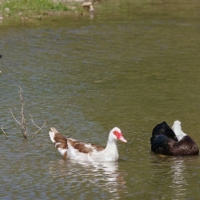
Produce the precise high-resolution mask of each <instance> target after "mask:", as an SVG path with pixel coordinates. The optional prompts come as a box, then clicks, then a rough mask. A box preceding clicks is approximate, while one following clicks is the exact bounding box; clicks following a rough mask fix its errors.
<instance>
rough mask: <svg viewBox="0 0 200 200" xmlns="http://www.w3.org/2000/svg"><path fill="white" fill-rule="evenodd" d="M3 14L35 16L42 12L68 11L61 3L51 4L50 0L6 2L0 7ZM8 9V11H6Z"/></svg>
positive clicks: (14, 0)
mask: <svg viewBox="0 0 200 200" xmlns="http://www.w3.org/2000/svg"><path fill="white" fill-rule="evenodd" d="M0 8H1V13H3V14H9V15H12V14H18V13H29V14H31V13H32V14H36V13H41V12H43V11H45V12H48V11H69V10H70V9H69V8H67V6H66V5H64V4H62V3H53V2H52V1H51V0H9V1H8V0H6V1H5V2H3V3H2V4H1V5H0ZM8 9H9V10H8Z"/></svg>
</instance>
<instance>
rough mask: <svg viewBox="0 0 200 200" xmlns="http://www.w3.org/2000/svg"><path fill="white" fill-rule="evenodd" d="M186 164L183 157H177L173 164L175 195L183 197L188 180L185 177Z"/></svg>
mask: <svg viewBox="0 0 200 200" xmlns="http://www.w3.org/2000/svg"><path fill="white" fill-rule="evenodd" d="M185 168H186V167H185V164H184V160H183V159H175V160H174V164H173V165H172V166H171V172H170V173H171V174H172V186H171V187H172V188H173V189H174V195H175V197H174V198H173V199H176V198H177V197H178V198H179V199H180V198H181V199H183V198H184V197H185V195H186V185H187V181H186V179H185V177H184V170H185Z"/></svg>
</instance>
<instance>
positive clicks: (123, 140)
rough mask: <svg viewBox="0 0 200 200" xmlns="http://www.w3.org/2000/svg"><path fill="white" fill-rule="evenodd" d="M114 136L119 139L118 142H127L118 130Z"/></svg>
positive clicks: (114, 132)
mask: <svg viewBox="0 0 200 200" xmlns="http://www.w3.org/2000/svg"><path fill="white" fill-rule="evenodd" d="M113 134H114V135H115V136H116V137H117V139H118V140H120V141H122V142H127V141H126V140H125V139H124V137H123V134H122V133H121V132H119V131H117V130H115V131H113Z"/></svg>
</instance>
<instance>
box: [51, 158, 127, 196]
mask: <svg viewBox="0 0 200 200" xmlns="http://www.w3.org/2000/svg"><path fill="white" fill-rule="evenodd" d="M118 167H119V166H118V163H115V162H102V163H96V162H93V163H87V162H85V163H83V162H82V163H77V162H75V161H71V160H70V161H69V160H67V161H64V160H59V161H51V162H50V163H49V173H50V174H51V175H52V176H53V177H54V178H56V179H57V180H59V177H65V178H66V179H65V181H66V183H67V185H68V186H67V187H68V190H74V189H75V188H76V191H77V190H85V191H83V192H84V193H85V194H86V191H87V192H88V188H93V190H94V191H96V192H97V193H98V191H101V192H102V191H104V192H106V193H109V194H111V195H112V197H113V198H114V199H119V198H120V193H124V190H125V188H126V181H125V180H124V177H123V175H122V174H121V173H120V171H119V170H118ZM72 183H73V184H72ZM90 192H91V193H92V192H93V191H92V190H90Z"/></svg>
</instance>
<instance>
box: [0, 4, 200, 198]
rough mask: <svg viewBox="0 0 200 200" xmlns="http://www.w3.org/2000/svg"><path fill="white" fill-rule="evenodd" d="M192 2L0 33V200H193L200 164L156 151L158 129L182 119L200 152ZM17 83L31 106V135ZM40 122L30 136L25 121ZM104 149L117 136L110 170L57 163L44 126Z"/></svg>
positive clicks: (126, 7) (9, 27)
mask: <svg viewBox="0 0 200 200" xmlns="http://www.w3.org/2000/svg"><path fill="white" fill-rule="evenodd" d="M198 8H199V3H198V1H192V3H190V4H189V3H187V1H181V2H179V1H176V2H175V1H168V2H160V1H148V2H147V1H142V2H141V1H140V2H138V1H134V2H133V1H128V0H123V1H115V2H109V1H108V2H107V1H105V2H101V3H99V4H97V5H96V8H95V9H96V14H95V15H94V18H93V19H91V17H89V16H80V17H70V16H69V17H65V18H56V19H53V20H51V19H49V20H44V21H42V22H38V23H37V24H32V23H30V24H29V23H22V24H20V25H13V24H8V23H5V24H3V25H1V26H0V33H1V39H0V49H1V52H0V53H1V54H2V55H3V58H2V59H0V70H1V71H2V73H1V74H0V82H1V83H0V84H1V89H0V96H1V99H0V102H1V104H0V105H1V106H0V109H1V114H0V125H2V126H3V128H4V130H5V132H6V133H7V135H8V136H7V137H5V136H4V134H3V133H2V134H1V135H0V137H1V140H0V141H1V144H0V149H1V151H0V152H1V163H0V172H1V173H0V174H1V183H0V186H1V187H0V195H1V199H13V198H15V199H33V198H34V199H53V198H56V199H67V198H73V199H83V200H84V199H151V200H156V199H177V200H180V199H181V200H182V199H198V197H199V180H200V177H199V173H198V172H199V166H200V160H199V157H198V156H197V157H178V158H176V157H165V156H157V155H154V154H152V153H151V151H150V145H149V138H150V136H151V131H152V129H153V127H154V126H155V125H156V124H157V123H160V122H162V121H163V120H165V121H167V122H168V123H169V124H170V125H172V123H173V121H174V120H176V119H179V120H180V121H181V122H182V127H183V130H184V132H186V133H188V134H189V135H190V136H191V137H192V138H194V139H195V141H196V142H197V143H198V144H200V137H199V134H198V130H199V128H200V124H199V122H198V118H199V115H198V114H199V112H198V111H199V108H200V104H199V99H200V94H199V85H200V81H199V80H200V79H199V77H200V68H199V63H200V55H199V54H200V53H199V52H200V44H199V43H200V41H199V28H200V23H199V9H198ZM18 86H20V87H21V88H22V89H23V96H24V99H25V101H26V104H25V115H26V118H27V124H28V131H29V135H28V139H27V140H24V139H23V137H22V135H21V131H20V127H19V126H18V125H17V123H16V122H15V121H14V119H13V118H12V116H11V114H10V113H9V110H8V108H12V110H13V113H14V115H15V116H16V118H17V119H19V118H20V99H19V94H18V90H19V88H18ZM29 114H31V116H32V117H33V119H34V121H35V123H37V124H38V125H39V126H42V124H43V123H44V122H46V123H47V124H46V126H45V128H44V129H42V131H41V132H40V133H38V134H37V135H35V134H34V133H35V132H36V131H37V128H36V127H35V126H34V125H33V124H32V123H31V119H30V117H29ZM51 126H54V127H55V128H56V129H58V130H59V131H61V132H63V133H64V134H65V135H70V136H71V137H74V138H77V139H80V140H83V141H89V142H92V143H97V144H101V145H105V144H106V141H107V136H108V132H109V130H110V129H111V128H113V127H114V126H118V127H120V128H121V130H122V132H123V134H124V137H125V138H126V139H127V140H128V143H127V144H124V143H119V144H118V147H119V153H120V159H119V161H118V162H117V163H100V164H95V165H92V164H89V163H74V162H72V161H64V160H62V158H61V156H60V155H59V153H58V152H57V151H56V149H55V148H54V146H53V144H52V143H51V142H50V139H49V136H48V131H49V127H51Z"/></svg>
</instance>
